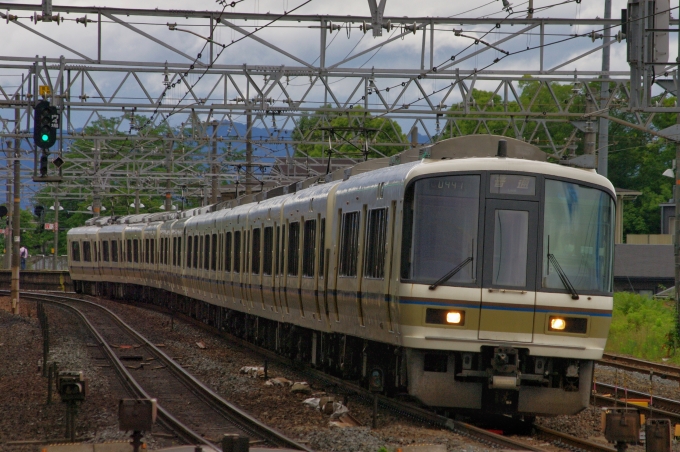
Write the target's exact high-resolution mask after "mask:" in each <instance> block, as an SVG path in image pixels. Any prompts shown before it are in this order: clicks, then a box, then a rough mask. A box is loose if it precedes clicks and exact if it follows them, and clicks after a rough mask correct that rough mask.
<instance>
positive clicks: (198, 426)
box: [0, 291, 311, 452]
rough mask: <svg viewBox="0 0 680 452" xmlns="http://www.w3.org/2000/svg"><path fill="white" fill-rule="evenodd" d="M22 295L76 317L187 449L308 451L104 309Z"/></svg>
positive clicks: (66, 299)
mask: <svg viewBox="0 0 680 452" xmlns="http://www.w3.org/2000/svg"><path fill="white" fill-rule="evenodd" d="M0 293H7V291H0ZM21 296H22V298H23V299H27V300H28V299H30V300H34V301H39V302H46V303H51V304H53V305H55V306H59V307H61V308H64V309H67V310H69V311H71V312H73V313H75V314H76V315H77V316H78V317H80V319H81V320H82V321H83V323H84V324H85V325H86V326H87V328H88V329H89V331H90V332H91V334H92V335H93V337H94V338H95V339H96V341H97V343H98V346H99V347H100V349H101V350H102V352H103V353H104V354H105V355H106V356H107V357H108V358H109V359H110V361H111V363H112V365H113V366H114V367H115V369H116V372H117V373H118V375H119V376H120V377H121V381H122V382H123V384H124V385H125V386H126V388H127V389H128V391H129V392H130V393H131V394H134V396H135V397H138V398H156V399H157V400H158V421H159V422H160V423H161V424H162V425H163V426H164V427H165V428H166V429H168V430H169V431H171V432H173V433H175V434H176V435H177V436H178V437H179V438H180V439H182V440H184V441H185V442H187V443H188V444H197V445H201V446H203V447H204V449H205V448H206V447H207V448H211V449H214V450H218V451H219V450H221V447H219V446H218V443H219V441H220V439H221V437H222V435H223V434H228V433H236V434H242V435H247V436H249V437H250V439H251V443H252V442H256V443H258V445H262V446H269V447H282V448H286V449H288V450H303V451H309V452H311V451H310V449H308V448H306V447H305V446H303V445H301V444H299V443H297V442H295V441H293V440H291V439H289V438H287V437H285V436H284V435H282V434H281V433H279V432H278V431H276V430H273V429H271V428H269V427H267V426H266V425H264V424H262V423H261V422H259V421H258V420H257V419H255V418H253V417H251V416H250V415H248V414H247V413H245V412H243V411H241V410H240V409H238V408H237V407H235V406H234V405H232V404H230V403H229V402H227V401H226V400H224V399H223V398H221V397H220V396H219V395H217V394H215V393H214V392H213V391H212V390H210V389H209V388H208V387H207V386H205V385H204V384H203V383H201V382H200V381H198V380H197V379H196V378H194V377H193V376H192V375H191V374H190V373H188V372H187V371H186V370H184V369H183V368H182V367H181V366H180V365H179V364H178V363H177V362H175V361H174V360H173V359H171V358H170V357H169V356H167V355H166V354H165V353H163V351H161V350H160V348H159V347H157V346H156V345H154V344H152V343H150V342H148V341H147V340H146V339H145V338H144V337H143V336H142V335H141V334H140V333H138V332H137V331H135V330H134V329H133V328H131V327H130V326H128V325H127V324H126V323H125V322H124V321H123V320H122V319H120V318H119V317H118V316H116V315H115V314H113V313H112V312H111V311H109V310H108V309H106V308H105V307H103V306H100V305H98V304H96V303H93V302H90V301H86V300H82V299H77V298H70V297H65V296H60V295H53V294H44V293H28V292H24V293H22V295H21Z"/></svg>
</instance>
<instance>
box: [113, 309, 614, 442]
mask: <svg viewBox="0 0 680 452" xmlns="http://www.w3.org/2000/svg"><path fill="white" fill-rule="evenodd" d="M126 304H131V303H126ZM133 305H134V306H136V307H139V308H142V309H148V310H152V311H157V312H162V313H164V314H168V313H170V312H171V311H170V310H168V309H166V308H163V307H160V306H156V305H151V304H142V305H139V304H133ZM174 315H175V316H176V317H181V318H182V319H183V320H184V321H186V322H188V323H191V324H192V325H194V326H197V327H199V328H201V329H204V330H206V331H209V332H211V333H213V334H218V335H219V336H221V337H223V338H224V339H226V340H228V341H230V342H233V343H236V344H238V345H240V346H242V347H244V348H247V349H250V350H252V351H254V352H256V353H258V354H260V355H263V356H264V357H266V358H267V359H271V360H272V361H276V362H279V363H281V364H283V365H286V366H293V367H295V368H296V369H297V370H298V371H301V372H302V373H304V374H305V375H307V376H308V377H311V378H314V379H316V380H321V381H324V382H326V383H327V384H329V385H332V386H336V387H339V388H343V389H344V390H345V391H346V392H347V393H348V394H352V395H356V396H358V397H359V398H361V399H364V400H366V401H370V402H372V401H373V397H374V396H375V395H376V394H375V393H373V392H370V391H369V390H367V389H365V388H363V387H361V386H359V385H356V384H353V383H351V382H348V381H346V380H342V379H340V378H337V377H333V376H331V375H328V374H326V373H324V372H322V371H319V370H316V369H313V368H311V367H309V366H303V367H302V368H300V363H299V362H294V361H293V360H291V359H288V358H285V357H283V356H281V355H278V354H276V353H275V352H273V351H271V350H268V349H265V348H262V347H260V346H258V345H255V344H252V343H250V342H248V341H246V340H244V339H241V338H238V337H236V336H234V335H232V334H230V333H227V332H224V331H219V332H218V331H217V330H215V329H214V328H213V327H211V326H209V325H206V324H205V323H203V322H201V321H199V320H197V319H193V318H191V317H187V316H185V315H183V314H181V313H177V312H175V313H174ZM378 404H379V405H380V406H382V407H383V408H385V409H387V410H389V411H392V412H395V413H398V414H400V415H402V416H407V417H410V418H412V419H414V420H417V421H419V422H423V423H426V424H430V425H435V426H438V427H441V428H445V429H447V430H451V431H453V432H455V433H458V434H460V435H462V436H466V437H469V438H471V439H473V440H475V441H478V442H481V443H483V444H489V445H494V446H496V447H501V448H510V449H512V450H525V451H544V450H545V449H542V448H540V447H536V446H533V445H531V444H527V443H525V442H522V441H517V440H514V439H512V438H507V437H504V436H502V435H498V434H496V433H493V432H490V431H487V430H484V429H481V428H479V427H475V426H473V425H470V424H468V423H465V422H461V421H456V420H454V419H451V418H448V417H445V416H441V415H438V414H436V413H434V412H432V411H430V410H427V409H424V408H420V407H417V406H414V405H412V404H409V403H405V402H401V401H398V400H395V399H393V398H389V397H386V396H382V395H378ZM533 427H534V428H535V429H536V431H537V433H538V434H539V436H541V437H542V438H545V439H546V440H547V441H550V442H552V443H553V444H554V445H556V446H557V447H562V448H567V449H570V450H583V451H587V452H613V451H615V450H616V449H614V448H612V447H610V446H607V445H602V444H597V443H595V442H592V441H589V440H586V439H582V438H578V437H575V436H571V435H568V434H566V433H561V432H557V431H555V430H552V429H549V428H547V427H542V426H540V425H536V424H534V425H533Z"/></svg>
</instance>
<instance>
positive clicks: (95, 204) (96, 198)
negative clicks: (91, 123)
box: [92, 140, 102, 218]
mask: <svg viewBox="0 0 680 452" xmlns="http://www.w3.org/2000/svg"><path fill="white" fill-rule="evenodd" d="M100 145H101V143H100V142H99V140H95V141H94V162H92V164H93V165H94V177H93V178H92V218H97V217H99V214H100V212H101V210H102V198H101V194H100V188H101V183H100V180H99V153H100Z"/></svg>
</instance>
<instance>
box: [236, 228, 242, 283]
mask: <svg viewBox="0 0 680 452" xmlns="http://www.w3.org/2000/svg"><path fill="white" fill-rule="evenodd" d="M234 273H241V231H234Z"/></svg>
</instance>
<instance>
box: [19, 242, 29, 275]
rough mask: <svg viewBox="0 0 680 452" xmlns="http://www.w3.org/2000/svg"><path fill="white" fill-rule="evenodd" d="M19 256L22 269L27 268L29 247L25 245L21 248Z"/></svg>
mask: <svg viewBox="0 0 680 452" xmlns="http://www.w3.org/2000/svg"><path fill="white" fill-rule="evenodd" d="M19 257H20V258H21V269H22V270H26V259H27V258H28V249H27V248H26V247H25V246H23V245H22V246H21V248H19Z"/></svg>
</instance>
